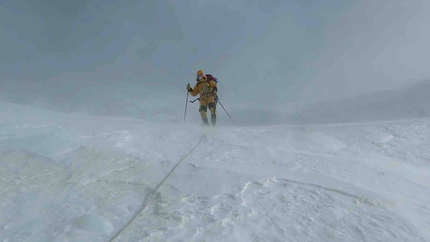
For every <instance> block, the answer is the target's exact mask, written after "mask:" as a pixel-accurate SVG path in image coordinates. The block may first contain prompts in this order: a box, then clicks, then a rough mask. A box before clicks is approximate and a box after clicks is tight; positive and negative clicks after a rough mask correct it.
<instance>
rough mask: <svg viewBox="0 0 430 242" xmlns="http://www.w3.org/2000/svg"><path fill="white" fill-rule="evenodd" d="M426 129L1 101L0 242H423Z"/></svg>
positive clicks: (406, 124)
mask: <svg viewBox="0 0 430 242" xmlns="http://www.w3.org/2000/svg"><path fill="white" fill-rule="evenodd" d="M429 125H430V119H415V120H404V121H392V122H374V123H357V124H348V125H346V124H344V125H301V126H300V125H278V126H262V127H234V126H232V127H222V126H219V127H216V128H213V129H204V128H202V127H196V126H195V125H175V124H171V125H169V124H163V125H161V124H154V123H147V122H144V121H141V120H136V119H127V118H118V117H91V116H83V115H79V114H61V113H55V112H49V111H45V110H41V109H36V108H28V107H25V106H19V105H14V104H8V103H1V105H0V181H1V183H0V184H1V185H0V196H1V198H2V199H1V200H0V215H1V216H0V241H111V240H112V239H113V238H114V237H115V236H116V235H118V237H117V238H116V241H390V242H391V241H402V242H404V241H414V242H416V241H430V230H429V228H430V205H429V204H430V152H429V151H428V147H430V139H429V137H430V128H429ZM193 149H194V151H193V152H191V153H190V151H192V150H193ZM180 161H181V163H180V164H179V166H177V168H176V169H175V170H174V172H173V173H172V174H171V176H168V175H169V173H170V172H171V171H172V169H173V168H174V167H175V165H177V164H178V162H180ZM166 177H168V179H167V180H166V181H165V182H164V183H163V184H162V185H161V186H160V187H159V190H158V191H157V192H156V193H154V191H155V190H156V188H157V187H158V186H159V185H160V184H161V182H162V181H163V180H164V179H165V178H166ZM152 196H153V197H152ZM151 197H152V200H151V201H150V203H149V204H148V205H147V206H146V208H145V209H143V210H142V208H143V207H144V206H145V204H146V203H147V202H148V201H149V200H150V198H151ZM134 217H135V220H133V218H134ZM132 220H133V221H132ZM130 222H132V223H130ZM123 229H124V230H123ZM122 230H123V231H122ZM120 231H122V232H121V233H120V234H119V232H120Z"/></svg>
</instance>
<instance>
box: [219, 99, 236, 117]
mask: <svg viewBox="0 0 430 242" xmlns="http://www.w3.org/2000/svg"><path fill="white" fill-rule="evenodd" d="M217 102H219V104H220V105H221V107H222V109H224V111H225V113H227V115H228V117H229V118H230V119H231V121H233V118H232V117H231V116H230V114H228V112H227V110H225V108H224V106H223V105H222V103H221V102H220V101H219V98H217Z"/></svg>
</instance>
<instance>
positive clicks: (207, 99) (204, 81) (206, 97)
mask: <svg viewBox="0 0 430 242" xmlns="http://www.w3.org/2000/svg"><path fill="white" fill-rule="evenodd" d="M196 81H197V83H196V84H195V85H194V88H191V86H190V84H189V83H188V84H187V90H188V92H189V93H190V94H191V96H193V97H195V96H197V94H199V95H200V96H199V98H200V108H199V112H200V115H201V117H202V120H203V124H204V125H209V121H208V116H207V110H208V108H209V110H210V112H211V123H212V125H215V124H216V100H217V92H218V87H217V83H216V79H214V78H211V79H208V77H207V76H206V75H205V73H204V72H203V70H198V71H197V78H196Z"/></svg>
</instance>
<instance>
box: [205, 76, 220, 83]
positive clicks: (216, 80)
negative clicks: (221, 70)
mask: <svg viewBox="0 0 430 242" xmlns="http://www.w3.org/2000/svg"><path fill="white" fill-rule="evenodd" d="M206 78H207V80H208V81H214V82H215V83H218V78H216V77H214V76H212V75H211V74H206Z"/></svg>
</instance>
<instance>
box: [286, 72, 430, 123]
mask: <svg viewBox="0 0 430 242" xmlns="http://www.w3.org/2000/svg"><path fill="white" fill-rule="evenodd" d="M429 94H430V80H429V81H425V82H421V83H418V84H416V85H413V86H410V87H408V88H405V89H401V90H392V91H383V92H377V93H372V94H366V95H361V96H358V97H355V98H349V99H340V100H336V101H330V102H324V103H319V104H316V105H312V106H310V107H307V108H305V109H302V110H300V111H297V112H295V113H293V114H289V115H288V118H287V119H288V122H291V123H344V122H362V121H376V120H392V119H407V118H422V117H430V95H429Z"/></svg>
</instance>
